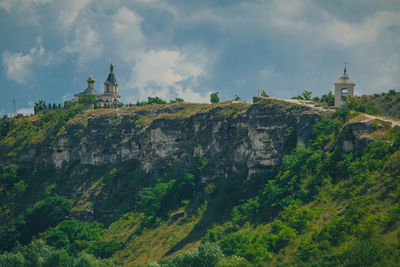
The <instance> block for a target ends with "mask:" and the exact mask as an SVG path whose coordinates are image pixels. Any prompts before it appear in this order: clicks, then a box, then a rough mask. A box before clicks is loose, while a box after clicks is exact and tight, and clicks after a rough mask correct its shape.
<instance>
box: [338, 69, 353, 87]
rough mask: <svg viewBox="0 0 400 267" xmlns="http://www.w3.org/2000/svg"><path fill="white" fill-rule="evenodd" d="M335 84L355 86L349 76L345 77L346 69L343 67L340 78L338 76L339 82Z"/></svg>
mask: <svg viewBox="0 0 400 267" xmlns="http://www.w3.org/2000/svg"><path fill="white" fill-rule="evenodd" d="M335 84H350V85H355V83H353V82H352V81H351V80H350V78H349V75H347V69H346V66H345V67H344V71H343V74H342V76H340V78H339V80H338V81H337V82H335Z"/></svg>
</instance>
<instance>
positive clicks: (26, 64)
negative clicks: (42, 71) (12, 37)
mask: <svg viewBox="0 0 400 267" xmlns="http://www.w3.org/2000/svg"><path fill="white" fill-rule="evenodd" d="M36 42H37V43H36V46H34V47H32V48H31V49H30V50H29V52H28V53H26V54H23V53H22V52H17V53H12V52H9V51H4V52H3V53H2V63H3V66H4V68H5V70H6V76H7V78H8V79H10V80H13V81H15V82H17V83H19V84H25V85H26V84H29V83H31V82H32V80H33V69H32V68H33V65H35V66H46V67H49V66H52V65H54V64H57V63H59V62H60V61H61V58H60V57H57V56H56V55H55V54H54V53H53V52H51V51H50V52H47V51H46V49H45V48H44V47H43V45H42V40H41V38H40V37H37V39H36Z"/></svg>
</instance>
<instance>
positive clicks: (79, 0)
mask: <svg viewBox="0 0 400 267" xmlns="http://www.w3.org/2000/svg"><path fill="white" fill-rule="evenodd" d="M90 3H91V0H68V1H62V2H61V6H60V7H59V10H60V14H59V17H58V22H59V24H60V25H61V26H62V27H63V28H64V29H67V30H69V29H70V28H71V27H72V25H73V24H74V23H75V21H76V19H77V18H78V16H79V14H80V12H81V11H82V10H83V9H84V8H86V7H87V6H88V5H89V4H90Z"/></svg>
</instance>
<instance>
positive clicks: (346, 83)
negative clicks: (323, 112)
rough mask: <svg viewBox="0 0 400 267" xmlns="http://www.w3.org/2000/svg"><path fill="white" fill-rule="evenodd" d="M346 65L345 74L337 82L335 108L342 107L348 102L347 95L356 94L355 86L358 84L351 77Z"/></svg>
mask: <svg viewBox="0 0 400 267" xmlns="http://www.w3.org/2000/svg"><path fill="white" fill-rule="evenodd" d="M346 72H347V70H346V66H345V67H344V72H343V75H342V76H340V79H339V80H338V81H337V82H335V108H340V107H342V106H344V105H345V104H346V101H345V98H346V97H347V96H351V97H353V96H354V86H355V85H356V84H355V83H353V82H352V81H351V80H350V79H349V75H347V73H346Z"/></svg>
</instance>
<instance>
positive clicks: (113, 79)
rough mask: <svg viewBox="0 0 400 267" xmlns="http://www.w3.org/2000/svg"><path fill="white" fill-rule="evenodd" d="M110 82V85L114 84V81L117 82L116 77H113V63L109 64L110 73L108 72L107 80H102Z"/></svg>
mask: <svg viewBox="0 0 400 267" xmlns="http://www.w3.org/2000/svg"><path fill="white" fill-rule="evenodd" d="M107 81H108V82H110V83H111V84H112V85H114V84H115V83H117V79H116V78H115V75H114V65H113V64H110V74H108V77H107V80H106V81H105V82H104V83H106V82H107Z"/></svg>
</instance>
